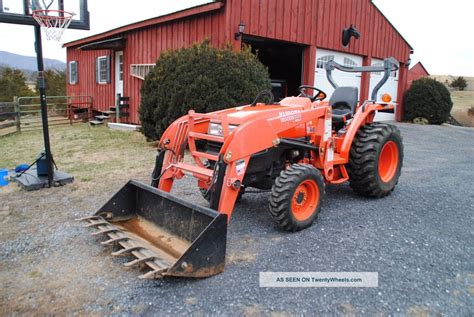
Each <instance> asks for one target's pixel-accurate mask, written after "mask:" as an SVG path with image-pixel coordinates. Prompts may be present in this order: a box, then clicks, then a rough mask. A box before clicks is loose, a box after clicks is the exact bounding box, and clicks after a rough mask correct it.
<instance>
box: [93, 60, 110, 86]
mask: <svg viewBox="0 0 474 317" xmlns="http://www.w3.org/2000/svg"><path fill="white" fill-rule="evenodd" d="M101 62H105V63H104V64H103V65H102V63H101ZM96 63H97V83H98V84H100V85H106V84H108V83H109V78H110V74H108V73H107V72H110V67H109V65H108V63H109V57H108V56H99V57H97V60H96ZM102 66H104V67H105V69H103V68H102ZM102 75H104V78H103V77H102Z"/></svg>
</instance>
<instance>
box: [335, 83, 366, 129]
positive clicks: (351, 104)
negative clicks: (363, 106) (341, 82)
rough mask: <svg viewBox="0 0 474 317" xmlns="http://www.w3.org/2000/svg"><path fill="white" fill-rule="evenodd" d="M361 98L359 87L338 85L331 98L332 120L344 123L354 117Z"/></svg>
mask: <svg viewBox="0 0 474 317" xmlns="http://www.w3.org/2000/svg"><path fill="white" fill-rule="evenodd" d="M358 99H359V89H358V88H357V87H338V88H336V90H334V93H333V94H332V96H331V99H330V100H329V105H330V106H331V107H332V121H333V122H334V123H343V122H346V121H347V120H349V119H350V118H352V115H353V114H354V111H355V108H356V107H357V102H358Z"/></svg>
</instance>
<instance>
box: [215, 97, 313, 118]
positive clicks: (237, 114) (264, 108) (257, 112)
mask: <svg viewBox="0 0 474 317" xmlns="http://www.w3.org/2000/svg"><path fill="white" fill-rule="evenodd" d="M298 99H302V98H298ZM304 99H306V100H308V103H306V104H303V105H302V104H298V103H285V104H280V105H261V104H258V105H257V106H255V107H250V106H245V107H236V108H233V109H229V110H225V112H224V113H226V114H227V118H228V120H229V123H230V124H233V125H241V124H243V123H246V122H249V121H251V120H255V119H262V118H273V117H277V116H286V115H289V114H291V113H292V112H299V111H303V110H306V109H309V108H310V107H311V103H310V102H309V99H307V98H304ZM284 101H285V99H284V100H282V102H284ZM221 113H222V112H221Z"/></svg>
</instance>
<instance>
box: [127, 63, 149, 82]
mask: <svg viewBox="0 0 474 317" xmlns="http://www.w3.org/2000/svg"><path fill="white" fill-rule="evenodd" d="M153 68H155V64H132V65H130V75H131V76H132V77H136V78H139V79H141V80H145V77H146V75H148V73H149V72H150V71H151V70H152V69H153Z"/></svg>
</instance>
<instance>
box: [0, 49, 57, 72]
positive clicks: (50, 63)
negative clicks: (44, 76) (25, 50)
mask: <svg viewBox="0 0 474 317" xmlns="http://www.w3.org/2000/svg"><path fill="white" fill-rule="evenodd" d="M1 66H3V67H11V68H17V69H21V70H23V71H25V72H26V73H31V72H34V71H36V70H37V65H36V57H35V56H24V55H18V54H14V53H10V52H4V51H0V67H1ZM44 67H45V68H46V69H56V70H60V71H64V70H66V63H64V62H61V61H59V60H57V59H49V58H45V59H44Z"/></svg>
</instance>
